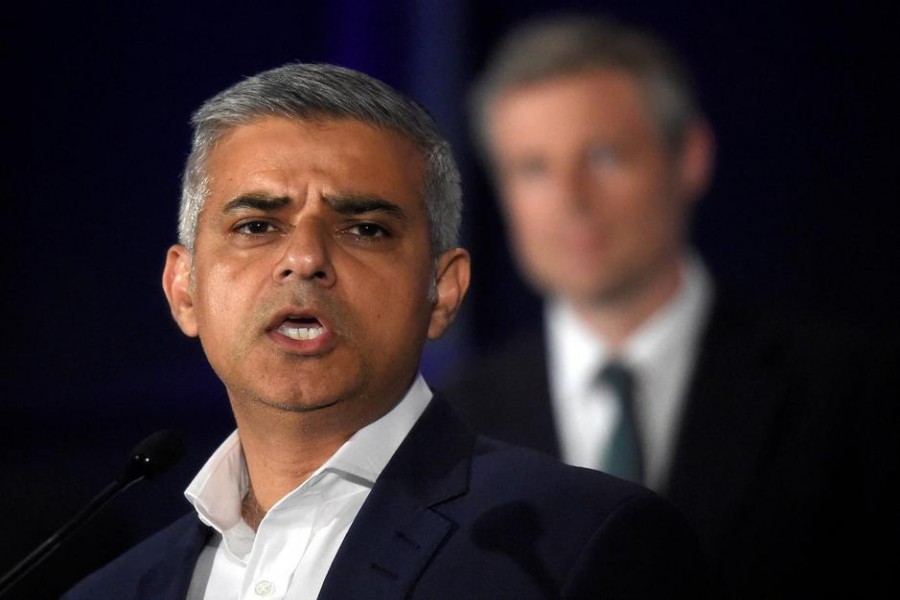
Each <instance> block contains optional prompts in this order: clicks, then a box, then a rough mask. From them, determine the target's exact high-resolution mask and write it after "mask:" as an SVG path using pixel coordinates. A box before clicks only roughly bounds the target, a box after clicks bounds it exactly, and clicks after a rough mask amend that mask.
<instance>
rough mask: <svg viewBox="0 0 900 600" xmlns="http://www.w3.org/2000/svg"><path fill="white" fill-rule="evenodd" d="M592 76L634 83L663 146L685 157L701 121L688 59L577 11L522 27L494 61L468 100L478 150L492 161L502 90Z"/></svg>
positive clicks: (629, 28) (646, 35) (506, 39)
mask: <svg viewBox="0 0 900 600" xmlns="http://www.w3.org/2000/svg"><path fill="white" fill-rule="evenodd" d="M590 70H615V71H621V72H624V73H627V74H628V75H631V76H632V77H634V79H635V80H636V81H637V83H638V85H639V86H640V88H641V90H642V93H643V94H644V96H645V97H646V101H647V106H648V108H649V110H650V111H651V112H652V115H653V118H654V119H655V121H656V123H657V126H658V127H659V131H660V132H661V134H662V136H663V140H664V141H665V143H666V144H667V146H668V147H669V149H670V150H671V151H672V152H674V153H676V154H677V153H679V152H680V150H681V148H682V144H683V142H684V137H685V132H686V130H687V128H688V126H689V125H690V123H691V122H692V121H694V120H695V119H697V118H698V117H700V109H699V106H698V102H697V98H696V91H695V87H694V82H693V78H692V75H691V73H690V71H689V70H688V68H687V66H686V65H685V63H684V62H683V61H682V59H681V58H680V57H679V56H678V55H677V54H676V53H675V51H674V50H673V49H672V48H670V47H669V46H668V45H667V44H665V43H664V42H663V41H662V40H660V39H659V38H658V37H656V36H654V35H652V34H650V33H648V32H647V31H644V30H642V29H639V28H637V27H634V26H630V25H626V24H624V23H621V22H620V21H617V20H615V19H612V18H608V17H602V16H597V15H590V14H571V13H570V14H559V15H554V16H551V17H542V18H536V19H531V20H528V21H525V22H523V23H522V24H520V25H519V26H517V27H515V28H514V29H512V30H511V31H510V32H509V33H508V34H507V35H506V37H504V38H503V40H501V42H500V44H499V45H498V46H497V47H496V48H495V50H494V51H493V53H492V54H491V55H490V57H489V59H488V61H487V64H486V66H485V68H484V71H483V72H482V74H481V75H480V77H479V78H478V79H477V81H476V82H475V84H474V85H473V86H472V89H471V91H470V98H469V99H470V110H471V113H472V125H473V127H474V135H475V138H476V142H477V143H478V144H479V146H480V150H481V151H482V152H484V153H485V155H486V156H489V150H488V148H489V145H488V141H489V140H488V137H487V129H488V112H489V110H490V107H491V104H492V103H493V102H494V101H496V100H497V98H498V97H499V96H500V95H502V94H503V93H504V92H507V91H510V90H512V89H515V88H518V87H522V86H524V85H527V84H530V83H535V82H538V81H545V80H548V79H554V78H557V77H562V76H566V75H572V74H577V73H580V72H584V71H590Z"/></svg>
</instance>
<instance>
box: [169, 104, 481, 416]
mask: <svg viewBox="0 0 900 600" xmlns="http://www.w3.org/2000/svg"><path fill="white" fill-rule="evenodd" d="M207 170H208V174H209V177H210V185H209V196H208V199H207V202H206V204H205V206H204V208H203V211H202V213H201V215H200V220H199V227H198V233H197V239H196V244H195V249H194V255H193V257H191V256H190V254H189V253H188V252H187V250H186V249H185V248H184V247H182V246H178V245H176V246H174V247H173V248H172V249H171V250H170V251H169V256H168V260H167V265H166V273H165V274H164V279H163V281H164V287H165V288H166V293H167V296H168V298H169V301H170V304H171V305H172V311H173V315H174V316H175V318H176V320H177V321H178V323H179V325H180V326H181V328H182V330H183V331H184V332H185V333H187V334H188V335H192V336H193V335H197V336H199V337H200V341H201V343H202V345H203V348H204V351H205V353H206V355H207V357H208V359H209V361H210V364H211V365H212V367H213V369H214V370H215V371H216V373H217V374H218V375H219V377H220V378H221V379H222V380H223V382H224V383H225V385H226V387H227V389H228V392H229V396H230V398H231V400H232V403H233V404H235V406H236V408H237V407H238V406H239V405H247V404H248V403H249V404H250V405H253V404H254V403H263V404H267V405H269V406H274V407H276V408H280V409H285V410H291V411H306V410H333V409H334V408H335V407H337V410H339V411H341V412H340V413H339V414H342V415H344V416H345V417H346V418H349V419H351V420H354V419H355V420H357V421H359V423H357V424H358V425H364V424H365V423H367V422H370V421H371V420H373V419H374V418H377V417H378V416H380V415H381V414H383V413H384V412H386V410H388V409H389V408H390V407H391V406H392V405H393V404H394V403H395V402H396V401H398V400H399V399H400V397H401V396H402V394H403V393H404V392H405V390H406V388H407V387H408V386H409V385H410V383H411V382H412V379H413V377H414V376H415V374H416V372H417V368H418V363H419V357H420V353H421V350H422V346H423V344H424V342H425V339H426V337H438V336H439V335H440V334H441V333H442V332H443V330H444V328H445V327H446V326H447V325H449V321H451V320H452V314H450V315H449V317H448V316H447V314H446V313H447V311H448V310H449V311H451V312H455V310H456V306H455V305H453V306H450V305H448V302H449V303H451V304H452V303H454V302H456V303H457V304H458V301H459V300H461V296H462V293H464V291H465V289H464V288H465V281H467V275H468V262H467V260H468V258H467V256H466V255H465V253H464V252H463V251H461V250H455V251H449V252H448V253H445V254H444V256H442V257H441V259H440V260H439V261H438V263H437V269H436V268H435V262H434V261H433V259H432V256H431V250H430V248H431V246H430V236H429V230H428V215H427V212H426V208H425V205H424V202H423V199H422V194H421V190H422V182H423V175H424V171H425V163H424V159H423V158H422V155H421V152H420V151H419V150H418V149H417V148H416V147H415V146H414V145H413V143H412V142H410V141H408V140H407V139H405V138H404V137H402V136H400V135H397V134H394V133H390V132H386V131H384V130H380V129H375V128H373V127H370V126H368V125H366V124H363V123H360V122H358V121H354V120H325V121H316V122H309V121H300V120H289V119H284V118H276V117H266V118H261V119H259V120H256V121H254V122H252V123H251V124H248V125H244V126H240V127H237V128H235V129H233V130H231V131H230V132H228V133H226V134H225V135H224V137H222V138H221V139H220V141H219V142H218V143H217V144H216V145H215V147H214V148H213V150H212V152H211V154H210V155H209V158H208V161H207ZM460 269H463V270H464V271H465V273H464V275H465V276H464V277H463V279H465V281H463V283H462V284H461V285H462V288H463V289H462V291H461V292H460V294H459V297H458V298H452V297H450V298H449V299H448V294H447V286H448V285H449V286H451V287H452V286H453V285H454V282H453V281H451V282H450V283H448V282H447V279H446V278H447V277H451V278H453V277H457V281H456V283H457V285H459V281H460V280H459V279H458V276H459V273H460V271H459V270H460ZM448 273H449V275H448ZM436 275H437V276H438V279H439V283H438V291H439V293H438V300H437V301H436V302H432V301H431V300H430V299H429V290H430V289H431V286H432V284H433V281H434V279H435V276H436ZM450 292H451V294H450V295H451V296H452V290H450Z"/></svg>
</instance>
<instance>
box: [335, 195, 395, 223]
mask: <svg viewBox="0 0 900 600" xmlns="http://www.w3.org/2000/svg"><path fill="white" fill-rule="evenodd" d="M324 200H325V203H326V204H327V205H328V206H329V207H331V210H333V211H334V212H336V213H338V214H341V215H348V216H353V215H360V214H363V213H370V212H382V213H388V214H390V215H392V216H394V217H397V218H398V219H403V220H405V219H406V212H405V211H404V210H403V209H402V208H400V206H398V205H397V204H394V203H393V202H390V201H388V200H385V199H384V198H379V197H378V196H326V197H325V198H324Z"/></svg>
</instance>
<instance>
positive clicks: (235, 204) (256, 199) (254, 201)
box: [222, 194, 291, 213]
mask: <svg viewBox="0 0 900 600" xmlns="http://www.w3.org/2000/svg"><path fill="white" fill-rule="evenodd" d="M290 203H291V199H290V198H287V197H285V196H280V197H272V196H263V195H261V194H259V195H256V194H248V195H246V196H238V197H237V198H235V199H234V200H232V201H230V202H228V203H227V204H226V205H225V206H224V207H222V212H224V213H228V212H232V211H236V210H240V209H242V208H252V209H254V210H261V211H263V212H275V211H276V210H278V209H280V208H284V207H285V206H287V205H288V204H290Z"/></svg>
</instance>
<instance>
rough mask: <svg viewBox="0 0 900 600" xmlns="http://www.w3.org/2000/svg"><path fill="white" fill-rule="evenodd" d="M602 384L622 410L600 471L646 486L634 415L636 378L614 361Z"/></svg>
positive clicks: (607, 367)
mask: <svg viewBox="0 0 900 600" xmlns="http://www.w3.org/2000/svg"><path fill="white" fill-rule="evenodd" d="M600 381H601V383H602V384H603V385H605V386H607V388H608V389H609V390H610V391H612V393H613V397H614V398H615V399H616V401H617V402H618V403H619V409H620V410H619V420H618V422H617V423H616V425H615V428H614V429H613V437H612V442H611V444H610V445H609V450H608V452H607V453H606V455H605V456H604V457H603V460H602V461H601V467H600V470H602V471H605V472H607V473H609V474H611V475H615V476H616V477H621V478H622V479H627V480H629V481H633V482H635V483H643V480H644V467H643V460H642V457H641V444H640V437H639V436H638V431H637V423H636V420H635V413H634V387H635V382H634V375H633V374H632V373H631V371H629V370H628V368H627V367H625V366H624V365H623V364H622V363H620V362H617V361H612V362H609V363H608V364H607V365H606V366H605V367H604V368H603V370H602V371H601V372H600Z"/></svg>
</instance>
